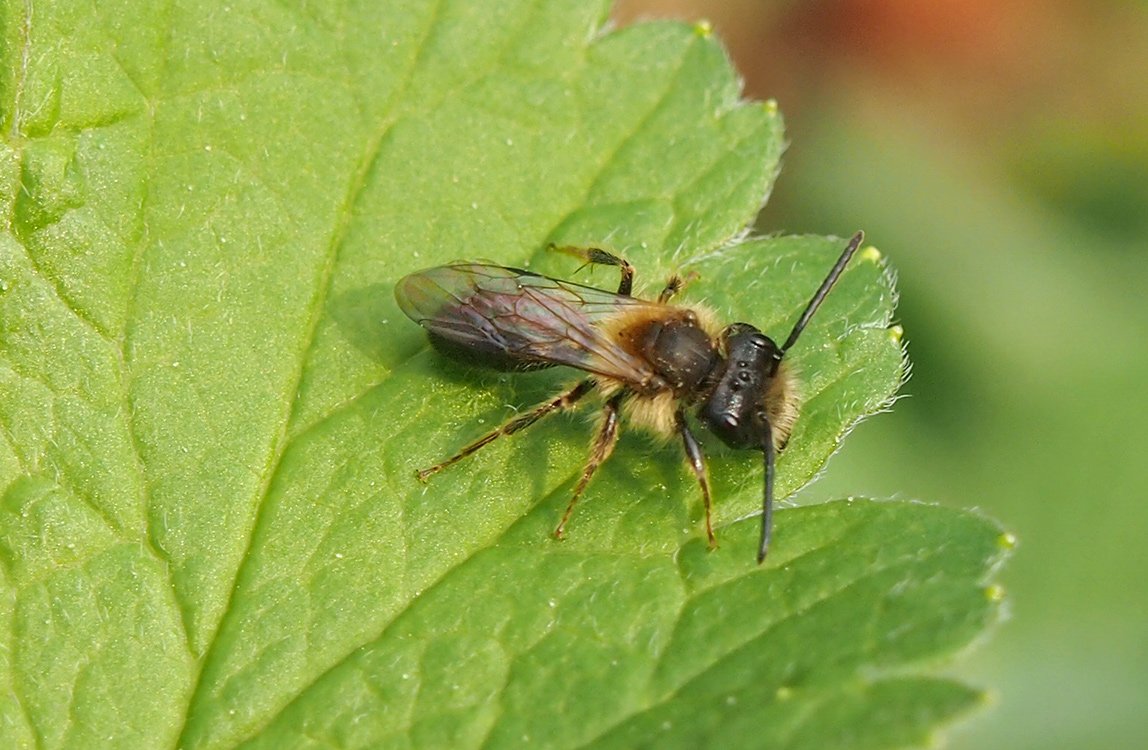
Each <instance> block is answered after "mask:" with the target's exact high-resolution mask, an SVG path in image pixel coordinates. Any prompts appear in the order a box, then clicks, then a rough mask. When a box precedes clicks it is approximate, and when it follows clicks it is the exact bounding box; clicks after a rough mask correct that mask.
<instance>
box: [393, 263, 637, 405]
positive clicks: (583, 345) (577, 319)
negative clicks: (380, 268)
mask: <svg viewBox="0 0 1148 750" xmlns="http://www.w3.org/2000/svg"><path fill="white" fill-rule="evenodd" d="M395 298H396V299H397V300H398V303H399V307H400V308H402V311H403V312H404V313H406V315H407V317H409V318H410V319H411V320H413V321H415V322H416V323H418V324H419V325H421V326H423V327H424V328H426V329H427V330H428V331H429V332H431V333H432V334H434V335H436V336H439V337H441V338H443V339H446V340H447V341H449V342H451V343H453V344H457V345H460V346H464V347H467V348H468V349H472V350H474V351H476V352H480V353H484V354H492V355H496V356H502V357H510V358H512V359H515V360H520V361H522V362H523V363H524V364H529V363H544V364H558V365H569V366H570V367H577V368H578V369H580V370H586V371H588V372H593V373H597V374H600V375H607V376H609V377H613V378H618V379H620V380H625V381H631V382H633V381H639V382H640V381H643V380H645V379H647V378H649V377H651V376H653V374H654V373H653V370H652V369H651V368H650V366H649V365H648V364H647V363H646V362H645V361H644V360H642V359H641V358H639V357H636V356H634V355H632V354H630V353H629V352H627V351H626V350H625V349H622V348H621V347H619V346H618V345H617V344H615V343H614V342H613V341H611V340H610V339H609V338H607V337H606V336H605V335H603V334H602V332H601V329H600V328H599V326H600V324H601V323H602V321H604V320H605V319H607V318H609V317H611V316H614V315H617V314H618V313H619V312H622V311H623V310H624V309H626V308H629V309H633V308H634V307H636V306H646V307H651V308H660V306H658V305H656V304H655V303H653V302H647V301H644V300H639V299H635V298H633V297H624V296H622V295H618V294H614V293H612V292H606V291H603V290H601V289H594V288H593V287H588V286H582V285H581V284H573V283H571V282H568V281H559V280H557V279H551V278H549V277H546V276H540V275H538V274H535V273H531V272H530V271H523V270H520V269H517V268H505V267H503V266H492V265H484V264H478V263H459V264H455V265H449V266H438V267H437V268H430V269H427V270H425V271H420V272H418V273H414V274H411V275H410V276H406V277H404V278H403V279H401V280H400V281H399V283H398V284H397V285H396V286H395Z"/></svg>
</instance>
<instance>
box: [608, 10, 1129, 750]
mask: <svg viewBox="0 0 1148 750" xmlns="http://www.w3.org/2000/svg"><path fill="white" fill-rule="evenodd" d="M666 16H670V17H676V18H682V19H688V20H697V19H707V20H709V21H710V22H711V23H712V24H713V27H714V31H715V33H716V34H717V35H718V36H719V37H720V38H721V39H722V40H723V41H724V42H725V43H726V44H727V46H728V47H729V49H730V52H731V55H732V56H733V58H734V61H735V64H736V66H737V68H738V69H739V70H740V72H741V74H742V75H743V76H744V77H745V79H746V95H747V96H749V97H752V98H757V99H764V98H775V99H777V100H778V102H779V104H780V106H781V110H782V112H783V113H784V114H785V116H786V120H787V131H788V136H789V139H790V147H789V151H788V152H787V155H786V158H785V164H784V168H783V171H782V174H781V177H780V179H779V181H778V183H777V186H776V188H775V190H774V195H773V196H772V198H771V200H770V202H769V204H768V205H767V207H766V209H765V210H764V212H763V213H762V216H761V218H760V222H759V226H758V229H759V230H760V231H762V232H775V231H785V232H815V233H818V234H829V233H835V234H838V235H841V236H847V235H849V234H850V233H851V232H853V231H854V230H855V229H857V228H864V229H865V230H866V231H867V232H868V234H869V239H870V240H871V241H872V242H873V244H875V245H876V246H877V247H879V248H880V249H881V250H882V251H883V252H884V253H885V254H887V255H888V256H889V257H890V259H891V261H892V263H893V265H894V266H895V267H896V268H897V269H898V270H899V275H900V291H901V305H900V308H899V319H900V321H901V323H902V324H903V326H904V328H905V333H906V338H907V340H908V342H909V352H910V357H911V358H912V361H913V375H912V378H911V380H910V381H909V383H908V384H907V385H906V387H905V388H904V390H903V393H904V394H906V396H907V397H906V398H903V399H902V400H900V401H899V402H898V403H897V405H896V407H895V408H894V410H893V413H892V414H888V415H882V416H879V417H877V418H875V419H872V420H869V421H868V422H866V423H865V424H863V425H862V426H861V427H859V428H858V429H857V431H856V433H855V434H854V435H853V436H852V437H851V438H850V439H849V440H848V441H847V443H846V446H845V448H844V449H843V450H842V452H841V453H839V454H838V455H837V456H836V457H835V458H834V459H833V461H832V462H831V463H830V466H829V469H828V472H827V474H826V475H825V477H824V478H823V479H822V480H821V481H820V482H818V483H817V484H815V485H813V486H812V487H810V488H809V489H807V490H806V491H805V492H804V494H803V498H802V501H805V500H809V501H814V500H819V499H824V498H828V497H830V496H838V495H841V494H867V495H873V496H878V497H882V496H896V497H903V498H919V499H922V500H926V501H935V502H940V503H943V504H946V505H951V506H954V507H975V508H980V509H982V510H983V511H984V512H985V513H986V514H988V515H990V516H993V517H995V518H997V519H999V520H1000V521H1002V522H1003V523H1004V524H1005V525H1006V527H1007V528H1009V529H1010V530H1011V531H1012V532H1013V533H1015V534H1016V536H1017V537H1018V539H1019V545H1018V548H1017V550H1016V553H1015V555H1014V556H1013V559H1012V561H1011V562H1010V563H1009V565H1008V566H1007V568H1006V569H1005V571H1004V574H1003V583H1004V586H1005V588H1006V591H1007V594H1008V597H1009V612H1010V615H1009V618H1008V619H1007V620H1006V621H1005V622H1004V623H1003V624H1002V625H1001V626H1000V627H999V628H997V630H996V632H995V633H994V634H993V637H992V638H991V640H989V641H988V642H987V643H984V644H981V645H980V646H979V647H978V648H977V649H975V650H974V651H973V652H972V653H971V654H969V655H968V656H967V657H966V658H964V659H962V660H961V663H960V664H957V665H953V666H951V667H949V669H950V671H952V672H953V673H955V674H957V675H959V676H962V677H965V678H967V679H968V680H969V681H971V682H973V683H974V684H978V685H982V686H985V687H988V688H990V689H991V691H992V694H993V700H992V704H993V705H992V708H991V709H989V710H987V711H983V712H981V713H980V714H978V715H977V716H975V717H974V718H973V719H971V720H970V721H967V722H965V723H963V724H961V725H959V726H958V727H956V728H954V729H952V730H950V731H949V732H948V740H949V741H948V745H949V746H950V747H953V748H959V749H961V750H964V749H966V748H1041V749H1042V750H1048V749H1050V748H1144V747H1148V552H1146V549H1148V538H1146V537H1148V502H1146V500H1148V346H1146V338H1148V4H1146V3H1143V2H1138V3H1137V2H1124V3H1119V2H1084V1H1083V0H1079V1H1075V2H1074V1H1070V0H1051V1H1048V2H1032V1H1029V0H1019V1H1017V2H1012V3H1007V4H1001V3H997V2H986V1H982V0H967V1H965V2H960V1H959V0H934V2H929V3H924V2H919V1H916V0H867V1H866V0H839V1H837V2H830V1H822V2H797V1H793V2H783V1H781V0H772V1H770V0H725V1H724V2H713V1H712V0H711V2H702V1H701V0H693V1H691V2H686V1H685V0H682V1H679V2H668V1H666V0H663V1H662V2H655V1H654V0H646V1H645V2H639V1H638V0H622V1H621V2H619V3H618V5H617V7H616V11H615V14H614V18H615V20H616V22H617V23H618V24H625V23H629V22H631V21H633V20H636V19H639V18H648V17H666Z"/></svg>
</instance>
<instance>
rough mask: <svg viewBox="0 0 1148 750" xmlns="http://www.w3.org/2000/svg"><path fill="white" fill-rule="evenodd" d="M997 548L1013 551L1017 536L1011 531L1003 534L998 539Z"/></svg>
mask: <svg viewBox="0 0 1148 750" xmlns="http://www.w3.org/2000/svg"><path fill="white" fill-rule="evenodd" d="M997 546H998V547H1000V548H1001V549H1002V550H1006V551H1007V550H1011V549H1013V548H1014V547H1016V534H1014V533H1012V532H1011V531H1005V532H1002V533H1001V535H1000V536H998V537H997Z"/></svg>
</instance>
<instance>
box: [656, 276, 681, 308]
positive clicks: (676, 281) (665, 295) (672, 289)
mask: <svg viewBox="0 0 1148 750" xmlns="http://www.w3.org/2000/svg"><path fill="white" fill-rule="evenodd" d="M683 286H685V281H683V280H682V277H681V276H679V275H677V274H676V273H675V274H674V275H673V276H671V277H670V278H669V279H667V280H666V286H665V288H663V289H662V293H661V294H659V295H658V302H660V303H662V304H665V303H666V302H669V301H670V297H673V296H674V295H675V294H677V293H678V292H680V291H682V287H683Z"/></svg>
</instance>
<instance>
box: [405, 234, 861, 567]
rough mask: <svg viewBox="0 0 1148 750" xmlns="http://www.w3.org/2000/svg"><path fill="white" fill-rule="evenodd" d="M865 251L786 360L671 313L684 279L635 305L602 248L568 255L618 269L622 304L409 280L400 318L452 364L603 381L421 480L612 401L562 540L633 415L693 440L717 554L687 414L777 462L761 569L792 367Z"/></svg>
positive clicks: (753, 334) (792, 396)
mask: <svg viewBox="0 0 1148 750" xmlns="http://www.w3.org/2000/svg"><path fill="white" fill-rule="evenodd" d="M863 238H864V234H863V233H862V232H857V234H855V235H853V238H852V239H850V240H849V243H848V245H846V247H845V250H844V252H842V253H841V257H840V258H838V259H837V263H836V264H834V266H833V268H832V269H831V270H830V271H829V275H828V276H827V277H826V278H825V281H823V282H822V283H821V286H820V287H819V288H818V290H817V292H816V293H815V294H814V295H813V297H812V299H810V300H809V304H808V305H806V307H805V310H804V312H802V313H801V317H799V318H798V319H797V322H796V323H795V324H794V326H793V330H792V331H790V332H789V336H788V338H786V339H785V343H783V344H782V345H781V346H778V345H777V344H776V343H774V341H773V339H771V338H769V337H768V336H766V335H765V334H763V333H762V332H761V331H759V330H758V329H757V328H755V327H754V326H752V325H750V324H748V323H734V324H732V325H728V326H726V327H724V328H722V327H720V326H719V325H717V324H716V322H715V320H714V316H713V314H712V313H711V312H710V311H708V310H706V309H705V308H703V307H697V306H694V307H686V306H679V305H671V304H670V299H671V298H672V297H673V296H674V295H675V294H677V292H678V291H679V290H680V289H681V288H682V284H683V281H682V278H681V277H680V276H676V275H675V276H672V277H671V278H670V280H669V281H668V282H667V283H666V286H665V288H664V289H662V292H661V294H659V295H658V298H657V299H656V300H643V299H638V298H636V297H634V296H632V295H631V289H632V287H633V284H634V269H633V267H632V266H631V265H630V264H629V263H627V262H626V261H625V260H623V259H622V258H620V257H618V256H616V255H613V254H611V253H608V252H606V251H605V250H600V249H597V248H570V247H567V248H556V249H559V250H562V251H564V252H567V253H570V254H572V255H575V256H576V257H578V258H580V259H581V260H582V261H583V262H584V264H601V265H608V266H617V267H618V268H619V269H620V271H621V282H620V283H619V284H618V290H617V291H616V292H608V291H605V290H602V289H595V288H593V287H589V286H583V285H582V284H575V283H573V282H569V281H561V280H559V279H552V278H550V277H547V276H542V275H540V274H537V273H533V272H531V271H524V270H522V269H519V268H507V267H503V266H496V265H487V264H481V263H453V264H451V265H446V266H438V267H437V268H431V269H428V270H425V271H419V272H418V273H413V274H411V275H409V276H406V277H404V278H403V279H401V280H400V281H399V283H398V284H397V285H396V287H395V297H396V299H397V300H398V303H399V307H401V308H402V310H403V312H404V313H406V315H407V317H409V318H410V319H411V320H413V321H415V322H416V323H418V324H419V325H421V326H422V327H423V328H425V329H427V331H428V332H429V335H430V339H431V342H432V343H433V344H434V345H435V346H436V348H438V349H440V350H442V351H444V352H445V353H447V354H450V355H452V356H455V357H458V358H461V359H463V360H464V361H468V362H472V363H479V364H484V365H488V366H493V367H497V368H500V369H519V370H530V369H538V368H543V367H552V366H554V365H566V366H568V367H573V368H575V369H578V370H582V371H584V372H587V373H589V374H590V377H588V378H585V379H584V380H582V381H580V382H579V383H577V384H576V385H574V386H573V387H572V388H570V389H569V390H567V391H566V392H564V393H562V394H560V395H558V396H556V397H554V398H552V399H550V400H549V401H546V402H544V403H541V404H539V405H537V406H535V407H534V408H532V409H530V410H528V411H525V412H523V413H521V414H519V415H518V416H516V417H514V418H513V419H511V420H510V421H508V422H506V423H505V424H503V425H502V426H501V427H499V428H498V429H496V430H492V431H491V432H488V433H487V434H485V435H483V436H482V437H480V438H479V439H477V440H475V441H474V442H473V443H471V444H470V445H467V446H466V447H465V448H463V449H462V450H460V451H459V452H458V453H456V454H455V455H453V456H451V457H450V458H448V459H446V460H445V461H443V462H441V463H438V464H435V465H434V466H431V467H428V468H426V469H422V470H420V471H419V472H418V473H417V476H418V478H419V479H420V480H423V481H425V480H426V479H427V478H428V477H430V476H431V475H432V474H436V473H438V472H439V471H442V470H443V469H445V468H446V467H448V466H450V465H451V464H454V463H455V462H457V461H460V460H461V459H463V458H465V457H467V456H469V455H470V454H472V453H474V452H475V451H477V450H478V449H479V448H482V447H483V446H485V445H489V444H490V443H492V442H494V441H495V440H496V439H498V438H500V437H502V436H503V435H512V434H514V433H516V432H518V431H519V430H521V429H523V428H525V427H529V426H530V425H532V424H534V423H535V422H537V421H538V420H539V419H541V418H542V417H544V416H546V415H548V414H552V413H555V412H558V411H561V410H564V409H569V408H571V407H573V406H574V405H575V404H576V403H578V402H579V401H580V400H582V398H583V397H585V396H587V395H588V394H590V393H597V394H598V395H599V396H600V397H601V398H602V399H603V401H604V406H603V409H602V419H601V423H600V424H599V426H598V432H597V435H596V436H595V438H594V442H593V445H592V447H591V449H590V457H589V459H588V460H587V462H586V465H585V467H584V468H583V469H582V474H581V476H580V477H579V478H578V483H577V484H576V485H575V487H574V494H573V496H572V497H571V498H570V502H569V504H568V505H567V506H566V511H565V513H563V514H562V519H561V521H559V523H558V526H557V528H555V530H554V535H555V536H556V537H559V538H561V537H562V536H563V533H564V530H565V528H566V522H567V521H568V520H569V519H570V514H571V513H572V512H573V510H574V505H575V504H576V503H577V502H578V498H579V497H581V496H582V493H583V491H584V490H585V489H586V485H587V484H588V483H589V482H590V478H591V477H593V476H594V472H595V471H597V469H598V467H599V466H601V464H602V462H603V461H605V460H606V459H607V458H608V457H609V456H610V453H611V452H612V451H613V449H614V444H615V443H616V442H617V440H618V422H619V414H620V413H621V414H624V415H625V416H626V418H627V419H628V420H629V421H630V422H631V423H633V424H635V425H637V426H639V427H643V428H645V429H647V430H650V431H652V432H653V433H655V434H656V435H659V436H662V437H664V438H671V437H673V436H674V435H675V434H676V435H677V436H679V437H680V438H681V441H682V446H683V447H684V449H685V453H686V458H687V460H688V462H689V466H690V468H691V469H692V470H693V473H694V476H695V477H697V481H698V485H699V486H700V487H701V493H702V503H703V504H704V506H705V522H706V536H707V537H708V539H709V544H710V547H713V546H715V544H716V541H715V538H714V532H713V522H712V518H711V501H710V489H709V481H708V479H707V478H706V464H705V458H704V456H703V454H702V450H701V446H700V445H699V444H698V441H697V439H696V438H695V437H694V434H693V432H691V430H690V426H689V423H688V422H687V420H686V410H687V409H691V408H694V407H696V409H697V411H696V418H697V421H698V422H700V423H701V424H703V425H705V426H706V427H707V428H709V430H710V431H711V432H713V433H714V434H716V435H717V436H718V437H719V438H720V439H721V440H722V441H723V442H724V443H725V444H726V445H729V446H730V447H732V448H753V449H757V450H760V451H762V453H763V454H764V462H765V487H764V489H763V491H762V516H761V541H760V544H759V545H758V550H757V560H758V562H759V563H760V562H761V561H762V560H764V559H765V554H766V552H767V550H768V549H769V540H770V534H771V532H772V521H773V475H774V458H775V456H776V455H777V453H778V451H780V450H782V449H783V448H784V447H785V443H786V441H787V440H788V438H789V434H790V431H791V430H792V429H793V424H794V422H795V421H796V419H797V413H798V407H799V400H800V398H799V395H798V392H797V388H796V383H795V382H794V377H793V375H792V374H791V373H790V372H789V371H787V369H786V368H785V366H784V364H783V363H782V359H783V358H784V357H785V353H786V352H787V351H789V349H790V347H792V346H793V345H794V343H795V342H796V341H797V337H798V336H800V335H801V332H802V330H804V329H805V325H806V324H807V323H808V322H809V319H810V318H811V317H812V316H813V314H814V313H815V312H816V311H817V308H818V306H820V305H821V302H822V301H823V300H824V299H825V296H826V295H827V294H829V291H830V290H831V289H832V288H833V285H834V284H835V283H836V282H837V279H838V278H839V277H840V276H841V273H842V272H843V271H844V270H845V266H846V264H848V263H849V259H850V258H851V257H852V256H853V254H854V252H856V250H857V248H858V247H859V246H860V244H861V241H862V239H863Z"/></svg>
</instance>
